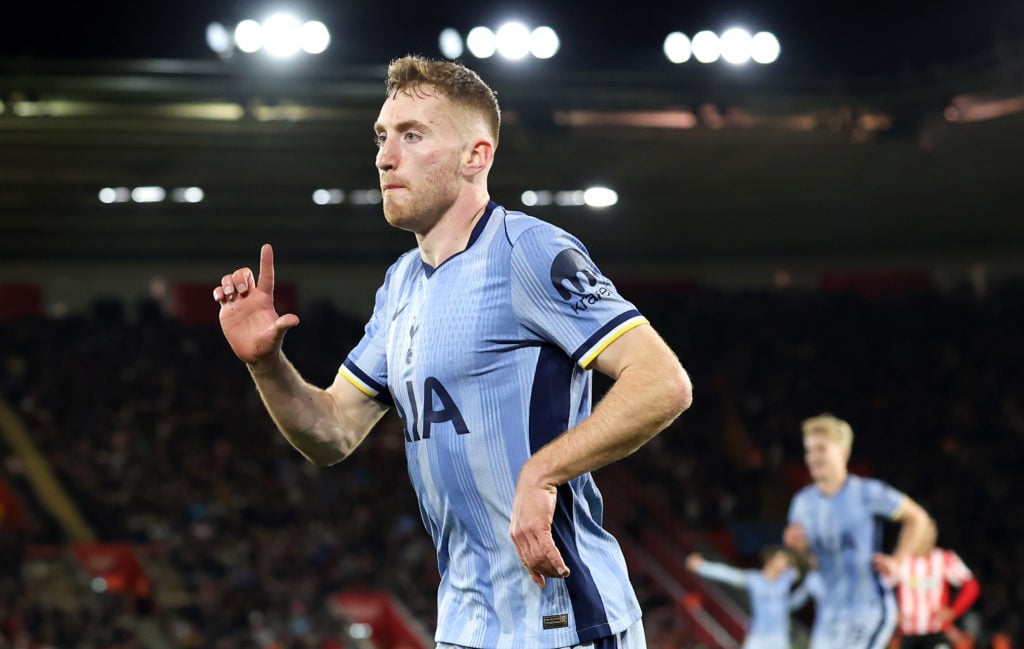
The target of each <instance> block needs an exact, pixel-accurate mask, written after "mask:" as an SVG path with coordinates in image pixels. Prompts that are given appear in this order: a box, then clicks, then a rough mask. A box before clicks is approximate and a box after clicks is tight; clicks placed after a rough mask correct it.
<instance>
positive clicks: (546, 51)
mask: <svg viewBox="0 0 1024 649" xmlns="http://www.w3.org/2000/svg"><path fill="white" fill-rule="evenodd" d="M561 44H562V42H561V41H560V40H559V39H558V34H557V33H556V32H555V30H554V29H552V28H550V27H548V26H546V25H542V26H540V27H537V28H536V29H534V30H533V31H532V32H530V54H533V56H534V57H535V58H538V59H550V58H551V57H553V56H554V55H555V54H557V53H558V48H559V47H561Z"/></svg>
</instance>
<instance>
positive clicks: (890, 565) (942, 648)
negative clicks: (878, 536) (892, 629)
mask: <svg viewBox="0 0 1024 649" xmlns="http://www.w3.org/2000/svg"><path fill="white" fill-rule="evenodd" d="M929 528H930V534H929V537H928V540H927V541H926V542H925V543H924V544H923V546H922V548H921V550H920V551H919V552H918V553H917V554H916V555H913V556H908V557H906V558H904V559H903V560H902V561H896V560H895V559H894V558H893V557H890V556H887V555H878V556H876V559H875V562H876V564H877V566H878V568H879V571H880V572H882V573H883V574H886V575H887V576H888V577H889V579H890V580H892V582H893V583H894V584H895V585H896V586H898V587H899V596H898V601H899V610H900V632H901V633H902V636H903V638H902V639H901V640H900V649H949V648H950V647H952V644H951V642H950V640H949V638H948V637H947V635H946V629H948V628H950V626H951V625H952V622H953V620H955V619H956V618H958V617H960V616H961V615H963V614H964V613H965V612H966V611H967V609H969V608H970V607H971V605H972V604H973V603H974V600H976V599H977V598H978V594H979V593H980V592H981V589H980V588H979V586H978V580H977V579H975V578H974V574H972V573H971V571H970V569H968V567H967V566H966V565H964V562H963V561H962V560H961V559H960V557H958V556H957V554H956V553H955V552H953V551H952V550H945V549H942V548H937V547H935V540H936V536H937V530H936V527H935V522H934V521H932V522H931V523H930V526H929ZM950 586H954V587H955V588H957V589H958V590H957V595H956V599H955V600H954V601H953V603H952V605H950V603H949V587H950Z"/></svg>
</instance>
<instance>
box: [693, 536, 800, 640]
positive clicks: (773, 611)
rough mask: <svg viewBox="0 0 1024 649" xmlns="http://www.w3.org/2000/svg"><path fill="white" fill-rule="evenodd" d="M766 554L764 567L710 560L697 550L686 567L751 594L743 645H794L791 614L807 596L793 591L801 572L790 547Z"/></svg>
mask: <svg viewBox="0 0 1024 649" xmlns="http://www.w3.org/2000/svg"><path fill="white" fill-rule="evenodd" d="M763 555H764V563H763V565H762V567H761V570H741V569H739V568H734V567H732V566H729V565H726V564H724V563H717V562H713V561H707V560H706V559H704V557H702V556H701V555H700V554H697V553H694V554H691V555H690V556H688V557H687V558H686V567H687V568H689V569H690V570H691V571H693V572H695V573H697V574H698V575H700V576H701V577H704V578H705V579H712V580H714V581H720V582H723V583H726V584H729V585H731V586H735V587H736V588H743V589H745V590H746V591H747V593H748V594H749V595H750V624H749V625H748V628H747V635H746V637H745V638H744V639H743V649H790V646H791V641H790V635H789V614H790V611H792V610H793V609H795V608H799V607H800V606H802V605H803V603H804V602H805V601H806V600H807V596H806V595H804V596H802V597H801V596H799V595H797V594H796V591H793V583H794V582H795V581H796V580H797V578H798V573H797V571H796V569H795V568H793V566H792V564H791V562H790V558H789V553H787V552H786V550H784V549H782V548H780V547H772V548H767V549H766V550H765V551H764V553H763Z"/></svg>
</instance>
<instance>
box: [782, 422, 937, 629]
mask: <svg viewBox="0 0 1024 649" xmlns="http://www.w3.org/2000/svg"><path fill="white" fill-rule="evenodd" d="M803 439H804V451H805V455H804V459H805V460H806V462H807V468H808V470H809V471H810V474H811V478H812V480H813V481H814V482H813V484H811V485H809V486H807V487H804V488H803V489H802V490H801V491H800V492H799V493H797V494H796V496H795V497H794V498H793V502H792V503H791V504H790V509H789V525H788V526H787V528H786V530H785V532H784V535H783V540H784V541H785V543H786V545H788V546H790V547H791V548H793V549H794V550H796V551H799V552H810V553H812V554H813V559H814V562H816V565H817V570H818V572H819V573H820V575H821V581H822V584H823V585H824V592H822V593H821V595H820V597H819V598H817V599H816V608H815V615H814V627H813V629H812V632H811V645H810V646H811V649H881V648H882V647H885V646H887V644H888V642H889V640H890V639H891V638H892V634H893V631H894V630H895V629H896V600H895V598H894V596H893V594H892V587H891V586H889V585H888V584H887V583H886V582H885V580H883V579H882V576H881V575H880V574H879V573H878V572H877V570H876V568H875V556H876V555H877V554H878V553H879V550H880V545H881V536H882V535H881V532H882V528H881V526H880V524H879V520H878V518H879V517H880V518H883V519H889V520H892V521H898V522H899V523H901V524H902V529H901V531H900V535H899V539H898V541H897V545H896V549H895V551H894V552H893V556H894V557H895V558H897V559H900V560H902V559H903V557H906V556H909V555H910V554H912V553H913V551H914V550H915V549H916V548H917V547H919V546H920V544H921V542H922V541H923V539H924V538H925V536H926V535H927V533H928V532H927V530H928V521H929V517H928V514H927V513H926V512H925V511H924V509H922V508H921V506H920V505H918V504H917V503H916V502H914V501H913V500H912V499H911V498H909V497H908V496H907V495H905V494H903V493H901V492H899V491H897V490H896V489H894V488H892V487H891V486H889V485H887V484H886V483H884V482H882V481H880V480H875V479H872V478H862V477H859V476H854V475H850V474H849V473H848V471H847V463H848V462H849V459H850V450H851V448H852V445H853V431H852V429H851V428H850V425H849V424H848V423H846V422H845V421H843V420H842V419H838V418H836V417H833V416H832V415H830V414H823V415H819V416H817V417H811V418H810V419H807V420H805V421H804V422H803Z"/></svg>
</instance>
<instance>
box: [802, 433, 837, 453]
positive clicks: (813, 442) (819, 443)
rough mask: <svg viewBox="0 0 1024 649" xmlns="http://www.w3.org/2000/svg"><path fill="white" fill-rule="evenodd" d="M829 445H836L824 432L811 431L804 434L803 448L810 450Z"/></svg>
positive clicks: (820, 448) (824, 447)
mask: <svg viewBox="0 0 1024 649" xmlns="http://www.w3.org/2000/svg"><path fill="white" fill-rule="evenodd" d="M829 446H838V443H837V442H834V441H833V440H832V439H831V438H830V437H829V436H828V435H826V434H824V433H811V434H809V435H804V448H805V449H807V450H808V451H810V450H824V449H826V448H828V447H829Z"/></svg>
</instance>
